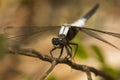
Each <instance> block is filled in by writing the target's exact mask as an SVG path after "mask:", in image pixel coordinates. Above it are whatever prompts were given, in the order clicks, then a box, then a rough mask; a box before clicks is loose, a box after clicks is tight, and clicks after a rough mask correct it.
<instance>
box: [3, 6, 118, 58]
mask: <svg viewBox="0 0 120 80" xmlns="http://www.w3.org/2000/svg"><path fill="white" fill-rule="evenodd" d="M98 8H99V4H96V5H95V6H94V7H93V8H92V9H91V10H90V11H89V12H88V13H86V14H85V15H84V16H83V17H82V18H80V19H79V20H77V21H75V22H74V23H72V24H65V25H62V26H48V27H46V26H45V27H37V26H35V27H34V26H32V29H33V31H32V32H30V33H29V32H27V34H21V35H13V36H12V37H8V39H13V38H17V37H22V36H25V35H27V36H32V35H35V34H38V33H40V32H43V31H47V30H53V29H58V28H60V29H59V34H58V36H57V37H54V38H52V44H53V45H54V47H53V49H51V51H50V54H51V56H52V57H53V51H54V50H56V49H60V50H61V51H60V55H59V58H60V57H61V56H62V53H63V50H64V49H65V50H66V52H67V56H66V57H69V58H70V57H72V47H71V45H74V46H76V50H75V53H76V51H77V48H78V44H76V43H72V42H70V41H71V40H72V39H73V38H74V37H75V36H76V34H77V33H78V32H79V31H81V32H83V33H86V34H87V35H89V36H91V37H94V38H96V39H98V40H100V41H103V42H105V43H107V44H109V45H110V46H112V47H115V48H117V49H118V47H117V46H115V45H113V44H112V43H110V42H109V41H107V40H105V39H104V38H102V37H101V36H100V35H99V34H97V33H95V32H98V33H103V34H107V35H110V36H113V37H117V38H120V34H119V33H113V32H106V31H102V30H97V29H92V28H86V27H84V25H85V23H86V22H87V20H88V19H89V18H90V17H91V16H92V15H93V14H94V13H95V12H96V10H97V9H98ZM34 28H35V29H36V30H34ZM13 29H16V28H14V27H10V26H8V27H7V28H6V29H5V32H7V30H13ZM22 29H23V30H24V29H28V27H27V28H26V27H23V28H22Z"/></svg>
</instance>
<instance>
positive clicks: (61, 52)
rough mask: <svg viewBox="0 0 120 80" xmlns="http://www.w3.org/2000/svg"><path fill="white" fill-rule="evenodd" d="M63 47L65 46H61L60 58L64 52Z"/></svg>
mask: <svg viewBox="0 0 120 80" xmlns="http://www.w3.org/2000/svg"><path fill="white" fill-rule="evenodd" d="M63 48H64V47H62V48H61V51H60V55H59V57H58V58H61V56H62V53H63Z"/></svg>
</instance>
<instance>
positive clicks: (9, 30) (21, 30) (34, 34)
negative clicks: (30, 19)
mask: <svg viewBox="0 0 120 80" xmlns="http://www.w3.org/2000/svg"><path fill="white" fill-rule="evenodd" d="M59 28H60V26H44V27H41V26H30V27H29V26H23V27H13V26H8V27H6V28H5V29H4V32H5V36H6V39H7V40H8V41H15V42H17V43H26V42H27V43H29V42H32V41H33V40H35V39H39V38H43V39H44V37H47V36H49V35H57V33H58V31H59Z"/></svg>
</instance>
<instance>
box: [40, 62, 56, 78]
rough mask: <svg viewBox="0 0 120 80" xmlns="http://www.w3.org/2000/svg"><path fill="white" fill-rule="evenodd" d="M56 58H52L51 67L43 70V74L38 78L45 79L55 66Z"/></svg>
mask: <svg viewBox="0 0 120 80" xmlns="http://www.w3.org/2000/svg"><path fill="white" fill-rule="evenodd" d="M56 63H57V62H56V60H54V61H53V62H52V65H51V67H50V68H49V69H48V70H47V72H45V73H44V74H43V76H42V77H41V78H40V80H45V78H46V77H47V76H48V75H49V74H50V72H52V70H53V69H54V68H55V66H56Z"/></svg>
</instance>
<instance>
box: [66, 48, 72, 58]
mask: <svg viewBox="0 0 120 80" xmlns="http://www.w3.org/2000/svg"><path fill="white" fill-rule="evenodd" d="M65 49H66V51H67V56H66V58H71V57H72V53H71V51H70V48H69V47H68V46H65Z"/></svg>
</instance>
